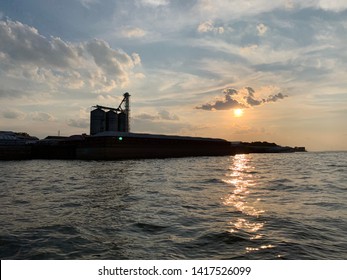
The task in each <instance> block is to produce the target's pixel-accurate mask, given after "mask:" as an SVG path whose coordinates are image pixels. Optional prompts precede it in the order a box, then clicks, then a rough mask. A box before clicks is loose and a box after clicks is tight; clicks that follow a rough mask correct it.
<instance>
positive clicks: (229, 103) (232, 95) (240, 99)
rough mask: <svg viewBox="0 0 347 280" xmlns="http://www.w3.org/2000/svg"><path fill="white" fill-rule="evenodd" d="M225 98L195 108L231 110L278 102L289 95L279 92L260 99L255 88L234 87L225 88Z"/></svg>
mask: <svg viewBox="0 0 347 280" xmlns="http://www.w3.org/2000/svg"><path fill="white" fill-rule="evenodd" d="M223 93H224V98H223V99H221V100H217V101H215V102H211V103H206V104H203V105H201V106H197V107H195V109H202V110H207V111H211V110H229V109H238V108H250V107H254V106H259V105H262V104H265V103H268V102H276V101H278V100H280V99H284V98H285V97H288V95H283V94H282V93H277V94H275V95H272V94H270V95H268V96H267V98H263V99H259V98H256V96H255V90H254V89H253V88H251V87H245V88H243V89H241V90H236V89H233V88H226V89H224V90H223Z"/></svg>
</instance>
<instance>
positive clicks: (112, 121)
mask: <svg viewBox="0 0 347 280" xmlns="http://www.w3.org/2000/svg"><path fill="white" fill-rule="evenodd" d="M106 130H107V131H118V114H117V112H115V111H113V110H110V111H108V112H107V113H106Z"/></svg>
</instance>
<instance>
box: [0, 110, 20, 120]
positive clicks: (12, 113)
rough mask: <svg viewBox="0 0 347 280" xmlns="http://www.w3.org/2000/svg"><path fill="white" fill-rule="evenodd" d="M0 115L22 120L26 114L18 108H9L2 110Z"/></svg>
mask: <svg viewBox="0 0 347 280" xmlns="http://www.w3.org/2000/svg"><path fill="white" fill-rule="evenodd" d="M2 116H3V117H4V118H6V119H15V120H23V119H24V118H25V116H26V114H25V113H23V112H21V111H18V110H13V109H9V110H6V111H4V112H2Z"/></svg>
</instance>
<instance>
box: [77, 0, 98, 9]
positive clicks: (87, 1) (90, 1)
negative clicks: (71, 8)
mask: <svg viewBox="0 0 347 280" xmlns="http://www.w3.org/2000/svg"><path fill="white" fill-rule="evenodd" d="M79 1H80V2H81V4H82V5H83V6H84V7H85V8H87V9H90V8H91V6H92V5H94V4H97V3H99V0H79Z"/></svg>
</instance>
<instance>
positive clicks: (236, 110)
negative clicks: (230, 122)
mask: <svg viewBox="0 0 347 280" xmlns="http://www.w3.org/2000/svg"><path fill="white" fill-rule="evenodd" d="M242 115H243V110H242V109H235V110H234V116H235V117H237V118H239V117H241V116H242Z"/></svg>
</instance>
